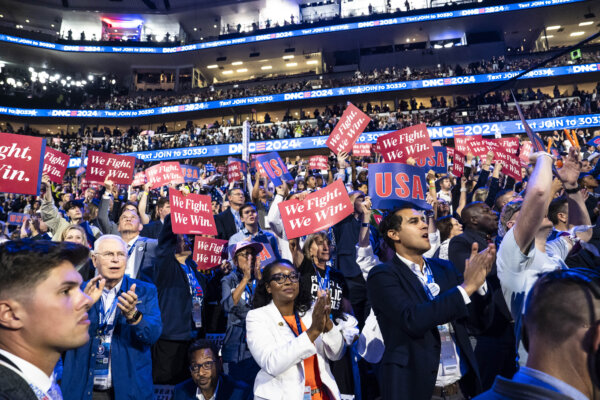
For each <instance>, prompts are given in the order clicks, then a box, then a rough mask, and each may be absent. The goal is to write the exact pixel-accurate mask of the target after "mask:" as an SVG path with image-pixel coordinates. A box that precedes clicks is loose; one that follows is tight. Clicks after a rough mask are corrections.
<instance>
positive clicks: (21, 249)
mask: <svg viewBox="0 0 600 400" xmlns="http://www.w3.org/2000/svg"><path fill="white" fill-rule="evenodd" d="M88 254H89V250H88V249H87V248H86V247H84V246H81V245H78V244H74V243H70V242H61V243H56V242H50V241H45V240H38V241H9V242H5V243H3V244H2V245H0V399H20V400H36V399H38V398H52V399H55V400H58V399H62V394H61V391H60V388H59V387H58V385H57V383H56V381H55V380H54V375H53V371H54V367H55V366H56V363H57V362H58V359H59V358H60V354H61V352H64V351H67V350H70V349H74V348H77V347H79V346H82V345H84V344H85V343H86V342H88V340H89V338H90V337H89V334H88V328H89V325H90V321H89V319H88V314H87V311H88V310H89V309H90V307H92V305H93V304H94V302H95V301H97V300H98V299H99V298H100V294H101V293H102V288H103V287H104V281H103V280H102V281H100V277H98V278H95V279H94V280H92V282H93V283H94V284H93V285H92V286H90V287H89V289H88V290H86V293H83V292H82V291H81V289H80V285H81V275H79V273H78V272H77V270H76V267H77V266H79V265H82V264H83V263H85V262H87V260H88ZM99 282H100V285H99V286H97V285H96V284H97V283H99ZM44 396H47V397H44Z"/></svg>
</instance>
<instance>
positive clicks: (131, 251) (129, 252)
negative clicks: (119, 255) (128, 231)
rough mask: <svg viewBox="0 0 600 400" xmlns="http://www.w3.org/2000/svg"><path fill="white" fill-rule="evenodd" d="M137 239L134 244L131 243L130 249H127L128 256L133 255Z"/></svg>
mask: <svg viewBox="0 0 600 400" xmlns="http://www.w3.org/2000/svg"><path fill="white" fill-rule="evenodd" d="M137 242H138V241H137V240H136V241H135V242H133V244H132V245H131V247H130V248H129V250H127V258H129V257H131V253H133V250H134V249H135V245H136V244H137Z"/></svg>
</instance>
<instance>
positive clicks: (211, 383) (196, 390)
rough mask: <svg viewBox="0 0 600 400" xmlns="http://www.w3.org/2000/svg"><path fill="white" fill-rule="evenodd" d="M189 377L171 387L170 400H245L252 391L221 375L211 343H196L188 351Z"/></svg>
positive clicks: (219, 360) (240, 383) (220, 364)
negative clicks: (172, 391) (173, 391)
mask: <svg viewBox="0 0 600 400" xmlns="http://www.w3.org/2000/svg"><path fill="white" fill-rule="evenodd" d="M188 362H189V368H190V372H191V374H192V377H191V378H190V379H188V380H186V381H185V382H182V383H181V384H179V385H177V386H175V393H174V394H173V400H197V399H201V400H246V399H250V398H252V387H251V386H249V385H247V384H245V383H242V382H237V381H235V380H233V379H232V378H231V377H229V376H227V375H225V374H223V370H222V362H221V357H219V351H218V349H217V347H216V346H215V344H214V343H212V342H209V341H207V340H205V339H199V340H197V341H195V342H194V343H192V345H191V346H190V349H189V351H188Z"/></svg>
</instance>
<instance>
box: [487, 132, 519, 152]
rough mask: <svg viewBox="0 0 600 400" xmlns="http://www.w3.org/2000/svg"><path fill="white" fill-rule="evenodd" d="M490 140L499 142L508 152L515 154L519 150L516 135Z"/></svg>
mask: <svg viewBox="0 0 600 400" xmlns="http://www.w3.org/2000/svg"><path fill="white" fill-rule="evenodd" d="M492 142H496V143H500V145H501V146H502V148H503V149H504V150H505V151H507V152H508V153H509V154H512V155H515V156H516V155H517V153H518V152H519V138H517V137H509V138H500V139H494V140H492Z"/></svg>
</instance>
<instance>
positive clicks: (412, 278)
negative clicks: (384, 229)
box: [393, 254, 429, 301]
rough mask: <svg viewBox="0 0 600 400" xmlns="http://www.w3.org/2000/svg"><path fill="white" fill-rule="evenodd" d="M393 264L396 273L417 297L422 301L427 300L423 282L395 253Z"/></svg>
mask: <svg viewBox="0 0 600 400" xmlns="http://www.w3.org/2000/svg"><path fill="white" fill-rule="evenodd" d="M393 264H394V267H395V270H396V271H397V273H398V274H399V275H400V276H401V277H402V279H403V280H405V281H406V282H407V283H408V285H409V286H410V287H411V288H412V290H413V292H414V293H415V294H416V295H417V297H419V299H421V300H423V301H425V300H429V297H427V293H425V289H424V288H423V284H422V283H421V281H420V280H419V278H417V276H416V275H415V274H414V273H413V272H412V271H411V270H410V267H409V266H408V265H406V264H404V263H403V262H402V261H400V259H399V258H398V256H397V255H395V254H394V258H393Z"/></svg>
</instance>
